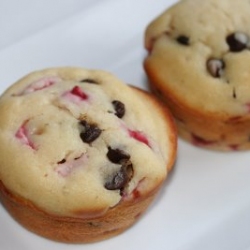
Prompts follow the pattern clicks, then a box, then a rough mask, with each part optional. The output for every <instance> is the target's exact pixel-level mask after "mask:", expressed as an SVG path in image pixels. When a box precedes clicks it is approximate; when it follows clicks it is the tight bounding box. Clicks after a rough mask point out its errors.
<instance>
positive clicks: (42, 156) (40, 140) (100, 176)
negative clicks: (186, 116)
mask: <svg viewBox="0 0 250 250" xmlns="http://www.w3.org/2000/svg"><path fill="white" fill-rule="evenodd" d="M0 114H1V116H0V117H1V118H0V152H1V157H0V198H1V201H2V203H3V204H4V206H5V207H6V209H7V211H9V212H10V214H11V215H12V216H13V217H14V219H16V220H17V221H18V222H19V223H20V224H21V225H23V226H24V227H26V228H27V229H28V230H30V231H32V232H34V233H36V234H38V235H41V236H43V237H46V238H49V239H52V240H55V241H61V242H67V243H86V242H95V241H100V240H104V239H107V238H110V237H112V236H115V235H117V234H119V233H121V232H123V231H124V230H126V229H127V228H129V227H130V226H131V225H132V224H134V223H135V222H136V221H137V220H138V218H139V217H140V216H141V214H142V213H143V212H144V211H145V210H146V209H147V207H148V206H149V205H150V204H151V202H152V201H153V199H154V197H155V196H156V194H157V191H158V190H159V189H160V187H161V186H162V184H163V183H164V180H165V179H166V177H167V174H168V173H169V171H170V170H171V168H172V167H173V164H174V161H175V157H176V147H177V143H176V129H175V125H174V123H173V119H172V116H171V114H170V113H169V112H168V110H167V109H166V108H165V107H163V106H162V105H161V104H160V103H159V102H158V101H157V100H156V99H155V98H154V97H153V96H152V95H150V94H149V93H147V92H145V91H143V90H140V89H138V88H136V87H132V86H129V85H126V84H124V83H123V82H122V81H120V80H119V79H117V78H116V77H115V76H113V75H112V74H110V73H108V72H105V71H101V70H88V69H82V68H69V67H67V68H52V69H45V70H42V71H37V72H34V73H31V74H29V75H27V76H25V77H24V78H23V79H21V80H19V81H18V82H16V83H15V84H13V85H12V86H11V87H9V88H8V89H7V90H6V91H5V92H4V93H3V94H2V96H1V98H0Z"/></svg>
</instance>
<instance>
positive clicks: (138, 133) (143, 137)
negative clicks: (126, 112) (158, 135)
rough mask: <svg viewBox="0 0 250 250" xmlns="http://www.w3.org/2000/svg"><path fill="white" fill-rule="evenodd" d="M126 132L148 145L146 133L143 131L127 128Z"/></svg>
mask: <svg viewBox="0 0 250 250" xmlns="http://www.w3.org/2000/svg"><path fill="white" fill-rule="evenodd" d="M128 133H129V135H130V136H131V137H132V138H134V139H135V140H137V141H139V142H142V143H144V144H146V145H147V146H149V147H150V145H149V141H148V138H147V137H146V135H145V134H144V133H143V132H141V131H135V130H130V129H129V130H128Z"/></svg>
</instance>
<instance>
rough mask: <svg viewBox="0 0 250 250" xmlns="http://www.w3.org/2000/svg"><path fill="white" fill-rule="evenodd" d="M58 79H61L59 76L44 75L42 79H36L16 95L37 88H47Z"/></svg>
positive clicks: (25, 93) (31, 91) (27, 92)
mask: <svg viewBox="0 0 250 250" xmlns="http://www.w3.org/2000/svg"><path fill="white" fill-rule="evenodd" d="M59 81H61V79H60V78H59V77H56V76H50V77H44V78H42V79H39V80H38V81H35V82H32V83H31V84H30V85H29V86H27V87H26V88H25V89H24V90H23V91H21V92H20V93H19V94H17V95H18V96H20V95H27V94H30V93H33V92H35V91H39V90H42V89H45V88H48V87H50V86H52V85H54V84H55V83H57V82H59Z"/></svg>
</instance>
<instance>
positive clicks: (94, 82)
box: [80, 78, 98, 84]
mask: <svg viewBox="0 0 250 250" xmlns="http://www.w3.org/2000/svg"><path fill="white" fill-rule="evenodd" d="M80 82H86V83H93V84H98V82H97V81H95V80H93V79H90V78H86V79H83V80H81V81H80Z"/></svg>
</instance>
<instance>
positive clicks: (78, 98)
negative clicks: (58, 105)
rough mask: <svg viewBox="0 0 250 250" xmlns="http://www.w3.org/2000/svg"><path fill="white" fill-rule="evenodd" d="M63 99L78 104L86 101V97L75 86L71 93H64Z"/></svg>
mask: <svg viewBox="0 0 250 250" xmlns="http://www.w3.org/2000/svg"><path fill="white" fill-rule="evenodd" d="M63 97H64V98H66V99H68V100H69V101H71V102H74V103H80V102H82V101H86V100H87V99H88V95H87V94H86V93H85V92H84V91H83V90H82V89H81V88H80V87H79V86H75V87H74V88H73V89H72V90H71V91H67V92H65V93H64V94H63Z"/></svg>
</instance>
